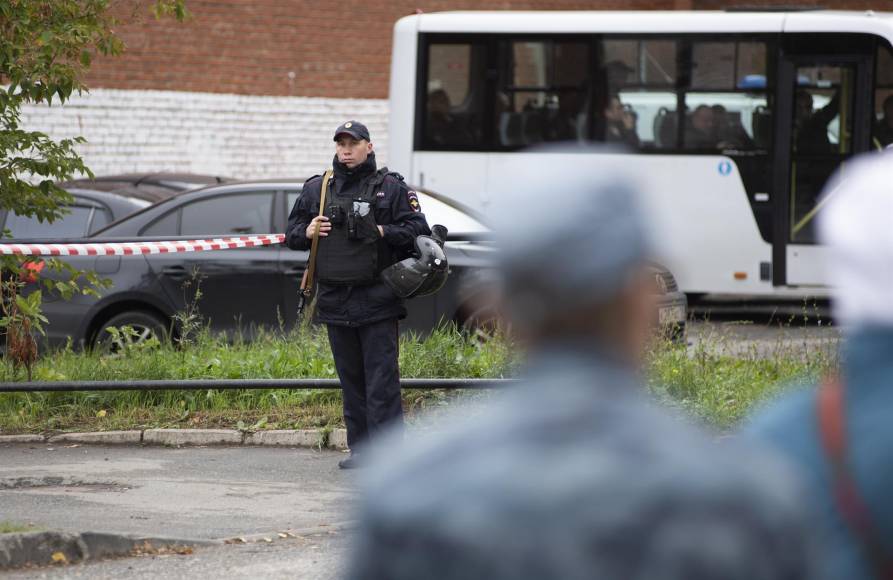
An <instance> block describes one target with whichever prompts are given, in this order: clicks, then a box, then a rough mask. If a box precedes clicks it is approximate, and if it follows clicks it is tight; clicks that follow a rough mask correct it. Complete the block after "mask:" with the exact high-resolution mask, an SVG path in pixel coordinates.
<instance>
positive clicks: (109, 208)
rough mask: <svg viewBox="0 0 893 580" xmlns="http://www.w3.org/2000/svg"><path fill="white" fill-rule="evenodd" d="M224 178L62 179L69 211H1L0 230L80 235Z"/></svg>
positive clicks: (34, 234)
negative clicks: (47, 216)
mask: <svg viewBox="0 0 893 580" xmlns="http://www.w3.org/2000/svg"><path fill="white" fill-rule="evenodd" d="M227 181H232V180H230V179H227V178H223V177H216V176H212V175H197V174H192V173H128V174H124V175H109V176H103V177H96V178H93V179H75V180H71V181H65V182H62V183H59V184H58V185H59V186H60V187H62V188H63V189H65V190H66V191H68V193H70V194H71V196H72V197H73V198H74V202H73V203H72V204H71V205H69V206H68V210H69V211H68V213H66V214H64V215H63V216H62V217H61V218H59V219H57V220H55V221H54V222H53V223H49V222H41V221H39V220H38V219H37V218H36V217H23V216H20V215H17V214H15V213H13V212H7V211H2V212H0V230H2V229H3V228H6V229H8V230H9V231H10V233H11V235H12V237H13V238H53V239H57V240H61V239H68V238H83V237H85V236H89V235H92V234H94V233H96V232H97V231H99V230H101V229H102V228H104V227H106V226H107V225H109V224H110V223H112V222H115V221H118V220H120V219H122V218H124V217H126V216H128V215H130V214H132V213H135V212H137V211H139V210H141V209H145V208H146V207H149V206H150V205H152V204H153V203H157V202H159V201H161V200H163V199H167V198H169V197H173V196H174V195H177V194H178V193H180V192H183V191H188V190H190V189H196V188H199V187H205V186H207V185H211V184H216V183H225V182H227Z"/></svg>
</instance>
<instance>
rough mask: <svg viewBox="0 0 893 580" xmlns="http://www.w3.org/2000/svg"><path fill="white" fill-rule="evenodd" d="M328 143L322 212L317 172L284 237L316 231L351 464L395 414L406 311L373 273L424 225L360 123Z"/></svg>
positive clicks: (320, 301)
mask: <svg viewBox="0 0 893 580" xmlns="http://www.w3.org/2000/svg"><path fill="white" fill-rule="evenodd" d="M334 140H335V158H334V159H333V160H332V168H333V177H332V179H331V181H330V183H329V185H328V191H327V194H326V202H325V207H324V208H323V212H322V214H323V215H320V193H321V190H322V177H320V176H315V177H312V178H311V179H309V180H308V181H307V182H306V183H305V184H304V189H303V192H302V194H301V196H300V197H299V198H298V200H297V201H296V202H295V206H294V208H292V211H291V214H290V215H289V217H288V229H287V230H286V243H287V244H288V247H289V248H291V249H293V250H307V249H308V248H310V246H311V241H312V239H313V237H314V235H316V234H318V235H319V249H318V255H317V263H316V276H317V280H318V288H317V303H316V321H317V322H320V323H323V324H325V325H326V327H327V329H328V335H329V344H330V346H331V348H332V354H333V356H334V358H335V369H336V370H337V372H338V378H339V379H340V380H341V386H342V392H343V399H344V422H345V424H346V425H347V444H348V447H350V450H351V455H350V457H349V458H346V459H343V460H342V461H341V462H339V464H338V465H339V466H340V467H341V468H342V469H350V468H354V467H358V466H359V465H360V464H361V463H362V459H361V454H362V448H363V444H364V443H365V442H366V440H367V439H368V438H369V436H370V435H373V434H375V433H376V432H378V431H379V430H380V429H381V428H382V427H384V426H386V425H398V426H399V425H400V424H402V421H403V406H402V402H401V399H400V372H399V368H398V366H397V354H398V351H397V344H398V333H397V327H398V323H397V321H398V320H399V319H400V318H404V317H405V316H406V309H405V308H404V306H403V301H402V300H401V299H400V298H398V297H397V295H396V294H395V293H394V292H393V290H391V289H390V288H389V287H388V286H386V285H385V284H384V283H383V282H382V281H381V279H380V276H379V275H380V273H381V271H382V270H383V269H384V268H386V267H387V266H390V265H391V264H393V263H395V262H397V261H398V260H400V259H403V258H405V257H407V255H408V253H409V252H410V249H411V248H412V245H413V241H414V240H415V238H416V236H420V235H429V234H430V233H431V231H430V229H429V227H428V223H427V222H426V221H425V216H424V214H422V213H421V207H420V206H419V200H418V196H417V195H416V193H415V192H414V191H412V190H410V189H409V188H408V187H407V186H406V185H405V184H404V183H403V178H402V177H401V176H400V175H399V174H398V173H393V172H389V171H388V170H387V168H384V169H378V168H377V166H376V163H375V153H374V152H373V146H372V142H371V140H370V136H369V130H368V129H367V128H366V126H365V125H363V124H362V123H359V122H357V121H348V122H346V123H344V124H343V125H341V126H340V127H338V129H337V130H336V131H335V139H334Z"/></svg>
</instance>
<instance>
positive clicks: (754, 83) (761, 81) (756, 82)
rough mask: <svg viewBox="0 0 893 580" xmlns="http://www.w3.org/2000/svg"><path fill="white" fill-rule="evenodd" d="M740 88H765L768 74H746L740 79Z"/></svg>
mask: <svg viewBox="0 0 893 580" xmlns="http://www.w3.org/2000/svg"><path fill="white" fill-rule="evenodd" d="M738 88H739V89H765V88H766V75H745V77H744V78H743V79H741V80H740V81H738Z"/></svg>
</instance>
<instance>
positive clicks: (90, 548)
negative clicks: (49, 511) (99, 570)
mask: <svg viewBox="0 0 893 580" xmlns="http://www.w3.org/2000/svg"><path fill="white" fill-rule="evenodd" d="M222 543H223V542H221V541H219V540H195V539H182V538H163V537H161V538H155V537H145V536H135V535H127V534H109V533H103V532H84V533H81V534H66V533H63V532H25V533H17V534H0V570H8V569H11V568H21V567H22V566H28V565H32V566H45V565H49V564H57V563H69V564H70V563H74V562H80V561H83V560H99V559H101V558H109V557H118V556H130V555H131V554H133V552H134V551H135V550H142V551H148V550H158V549H163V548H170V547H175V546H176V547H193V546H216V545H220V544H222Z"/></svg>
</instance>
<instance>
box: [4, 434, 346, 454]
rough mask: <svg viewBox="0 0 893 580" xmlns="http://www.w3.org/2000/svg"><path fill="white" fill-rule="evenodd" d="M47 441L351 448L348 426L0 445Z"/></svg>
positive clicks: (60, 437)
mask: <svg viewBox="0 0 893 580" xmlns="http://www.w3.org/2000/svg"><path fill="white" fill-rule="evenodd" d="M12 443H46V444H53V445H56V444H75V445H138V444H144V445H167V446H171V447H180V446H184V445H251V446H264V447H310V448H317V449H321V448H323V447H325V448H328V449H339V450H344V449H347V430H346V429H331V430H329V429H294V430H291V429H273V430H269V431H255V432H251V433H243V432H241V431H236V430H233V429H146V430H144V431H96V432H90V433H59V434H55V435H28V434H25V435H0V445H5V444H12Z"/></svg>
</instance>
